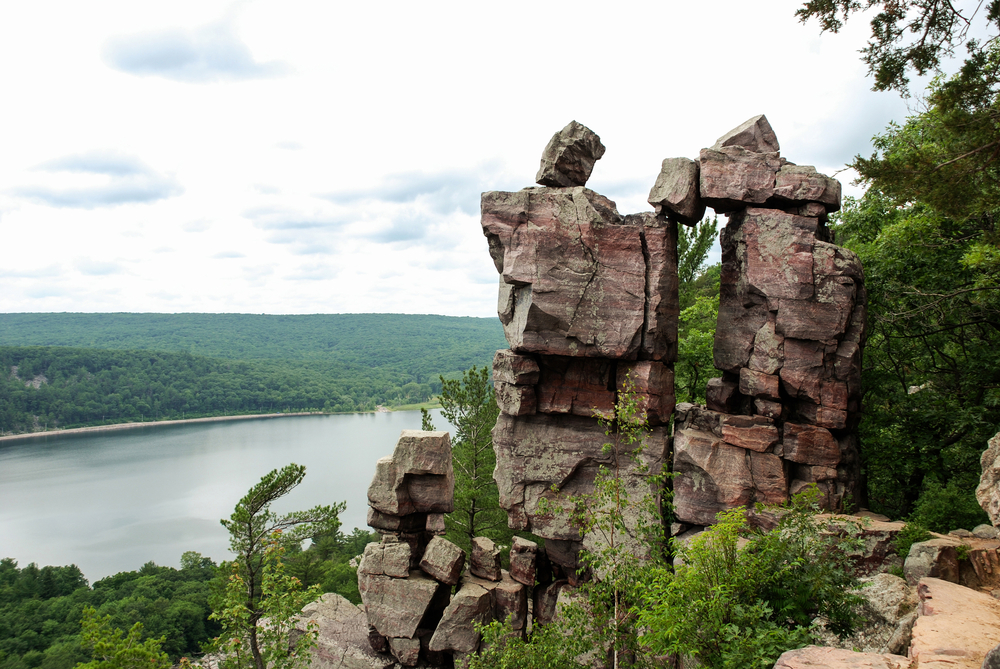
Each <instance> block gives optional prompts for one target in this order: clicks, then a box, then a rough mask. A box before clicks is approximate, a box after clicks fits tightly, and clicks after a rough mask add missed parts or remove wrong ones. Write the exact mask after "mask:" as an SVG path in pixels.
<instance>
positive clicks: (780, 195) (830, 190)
mask: <svg viewBox="0 0 1000 669" xmlns="http://www.w3.org/2000/svg"><path fill="white" fill-rule="evenodd" d="M774 197H775V199H777V200H787V201H789V202H796V203H798V202H817V203H820V204H822V205H824V206H825V208H826V210H827V211H828V212H834V211H839V210H840V182H839V181H837V180H836V179H831V178H830V177H828V176H826V175H824V174H820V173H818V172H817V171H816V168H815V167H813V166H812V165H792V164H790V163H789V164H787V165H784V166H783V167H782V168H781V169H780V170H778V176H777V179H776V182H775V185H774Z"/></svg>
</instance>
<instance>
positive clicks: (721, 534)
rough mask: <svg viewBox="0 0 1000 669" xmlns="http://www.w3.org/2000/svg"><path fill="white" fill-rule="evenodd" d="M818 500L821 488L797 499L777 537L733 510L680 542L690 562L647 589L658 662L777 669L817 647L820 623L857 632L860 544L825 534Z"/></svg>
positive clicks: (646, 616) (650, 635) (649, 629)
mask: <svg viewBox="0 0 1000 669" xmlns="http://www.w3.org/2000/svg"><path fill="white" fill-rule="evenodd" d="M817 498H818V493H817V491H816V490H815V489H812V490H807V491H805V492H804V493H803V494H800V495H798V496H796V497H795V498H794V499H793V501H792V503H791V504H790V506H789V508H788V509H787V510H786V511H785V513H784V514H783V515H782V518H781V520H780V521H779V524H778V526H777V527H776V528H775V529H774V530H772V531H771V532H763V531H760V530H755V529H751V528H750V527H749V526H748V523H747V520H746V512H745V510H744V509H732V510H729V511H725V512H722V513H720V514H719V516H718V523H717V524H716V525H714V526H712V527H711V528H709V529H707V530H706V531H705V532H703V533H701V534H700V535H698V536H696V537H695V538H694V539H692V540H691V542H690V543H689V544H687V545H684V544H681V543H676V544H675V550H676V552H677V554H678V556H679V557H680V558H681V559H682V560H683V564H682V565H681V566H679V567H678V568H677V570H676V572H673V573H671V572H670V571H669V570H665V569H664V570H660V571H659V573H658V574H656V576H655V578H654V580H653V581H652V583H650V584H648V586H647V587H646V593H647V594H646V598H645V601H644V602H643V606H642V611H641V612H640V613H639V616H638V617H639V624H640V626H641V627H642V628H643V629H644V630H646V632H645V633H644V634H643V636H642V637H641V639H640V642H641V643H642V644H644V645H645V646H646V647H648V648H649V649H650V651H651V652H652V653H653V654H655V655H665V654H667V653H679V654H682V655H688V656H693V657H696V658H697V659H698V661H699V662H701V663H702V664H703V665H704V666H706V667H709V668H710V669H721V668H726V669H728V668H735V667H753V666H759V667H770V666H771V665H772V664H773V663H774V661H775V660H776V659H777V658H778V656H779V655H781V653H783V652H784V651H786V650H790V649H792V648H799V647H801V646H803V645H806V644H808V643H809V641H810V629H809V627H810V623H811V620H812V619H813V618H814V617H815V616H817V615H822V616H825V617H826V618H827V619H828V621H829V627H830V629H832V630H833V631H834V632H836V633H838V634H841V635H846V634H848V633H850V631H851V630H852V628H853V626H854V624H855V623H856V622H857V620H856V614H855V613H854V610H855V607H856V606H857V605H858V604H859V603H860V601H861V599H860V597H859V596H858V595H856V594H853V592H852V591H853V590H854V588H856V586H857V580H856V578H855V577H854V576H853V573H852V564H851V562H850V558H849V556H848V552H849V551H848V550H847V549H848V548H849V546H847V545H845V544H849V543H851V542H852V541H853V539H852V537H851V536H850V535H849V536H847V537H843V536H839V535H837V534H831V533H825V532H823V528H822V527H820V526H819V525H818V524H817V523H816V522H815V520H814V513H815V512H816V511H818V504H817ZM740 539H745V540H746V544H745V545H744V546H742V547H740V545H739V544H740Z"/></svg>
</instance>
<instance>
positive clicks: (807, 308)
mask: <svg viewBox="0 0 1000 669" xmlns="http://www.w3.org/2000/svg"><path fill="white" fill-rule="evenodd" d="M850 316H851V305H850V304H849V303H841V304H835V305H830V304H825V303H822V302H807V301H805V300H780V306H779V307H778V320H777V323H776V324H775V331H777V332H780V333H781V334H783V335H785V337H793V338H795V339H813V340H816V341H827V340H830V339H838V338H840V337H841V336H842V335H843V334H844V332H845V331H846V329H847V322H848V319H849V318H850ZM785 341H786V345H787V339H786V340H785Z"/></svg>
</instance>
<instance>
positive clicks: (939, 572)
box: [903, 538, 959, 585]
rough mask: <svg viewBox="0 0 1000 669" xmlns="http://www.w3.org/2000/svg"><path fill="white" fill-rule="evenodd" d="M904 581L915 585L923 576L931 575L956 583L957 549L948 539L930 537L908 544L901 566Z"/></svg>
mask: <svg viewBox="0 0 1000 669" xmlns="http://www.w3.org/2000/svg"><path fill="white" fill-rule="evenodd" d="M903 573H905V574H906V582H907V583H909V584H910V585H917V583H919V582H920V579H922V578H924V577H928V576H929V577H933V578H938V579H943V580H945V581H950V582H952V583H958V579H959V566H958V550H957V548H956V545H955V542H954V541H953V540H950V539H944V538H942V539H931V540H930V541H921V542H919V543H915V544H913V545H912V546H910V553H909V555H907V556H906V563H905V564H904V566H903Z"/></svg>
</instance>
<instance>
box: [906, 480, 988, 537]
mask: <svg viewBox="0 0 1000 669" xmlns="http://www.w3.org/2000/svg"><path fill="white" fill-rule="evenodd" d="M910 522H912V523H916V524H917V525H919V526H922V527H926V528H927V529H929V530H930V531H932V532H938V533H941V534H947V533H948V532H950V531H952V530H957V529H966V530H971V529H972V528H974V527H976V526H977V525H982V524H983V523H987V524H988V523H989V522H990V519H989V516H987V515H986V512H985V511H983V508H982V507H981V506H979V502H978V501H977V500H976V497H975V494H974V493H972V494H970V491H969V490H967V489H964V488H962V487H961V486H960V485H959V483H958V481H957V480H956V479H952V480H951V481H949V482H948V485H941V482H940V481H939V480H938V479H937V477H935V476H928V477H927V478H926V479H924V490H923V492H921V494H920V497H919V498H918V499H917V503H916V505H915V506H914V508H913V513H912V514H911V515H910Z"/></svg>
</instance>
